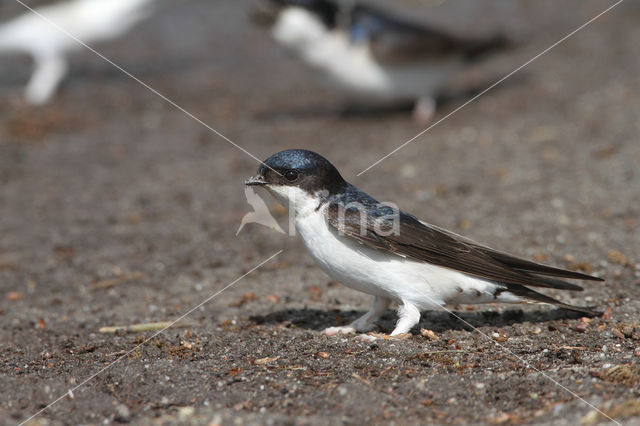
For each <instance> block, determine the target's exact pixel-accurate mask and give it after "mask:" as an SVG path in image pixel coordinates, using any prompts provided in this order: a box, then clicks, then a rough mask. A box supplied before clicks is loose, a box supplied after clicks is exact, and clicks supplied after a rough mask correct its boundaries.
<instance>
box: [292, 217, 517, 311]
mask: <svg viewBox="0 0 640 426" xmlns="http://www.w3.org/2000/svg"><path fill="white" fill-rule="evenodd" d="M296 230H297V232H298V233H299V235H300V237H301V238H302V240H303V242H304V244H305V246H306V247H307V249H308V250H309V253H310V254H311V256H312V257H313V259H314V260H315V261H316V263H317V264H318V265H319V266H320V267H321V268H322V269H323V270H324V271H325V272H326V273H327V274H328V275H329V276H331V277H332V278H333V279H335V280H336V281H339V282H341V283H343V284H345V285H346V286H348V287H351V288H353V289H355V290H359V291H362V292H364V293H368V294H371V295H376V296H383V297H387V298H390V299H392V300H394V301H396V302H411V303H412V304H414V305H416V306H417V307H418V308H419V309H421V310H427V309H435V308H437V307H439V306H441V305H443V304H447V303H487V302H495V301H500V302H516V301H518V299H517V298H516V297H515V296H513V295H510V294H509V293H507V292H503V293H501V295H500V297H499V298H498V299H495V297H494V296H493V290H494V289H495V288H496V285H495V284H493V283H491V282H488V281H485V280H482V279H477V278H473V277H470V276H468V275H465V274H462V273H460V272H456V271H454V270H451V269H447V268H443V267H439V266H435V265H431V264H428V263H422V262H416V261H412V260H407V259H404V258H402V257H400V256H393V255H391V254H389V253H386V252H383V251H379V250H374V249H369V248H367V247H365V246H363V245H361V244H359V243H358V242H356V241H355V240H353V239H351V238H349V237H345V236H341V235H338V232H337V230H335V229H334V228H333V227H331V226H329V225H328V224H327V222H326V221H325V218H324V215H323V213H322V211H318V212H314V213H311V214H308V215H306V216H304V217H302V218H297V219H296Z"/></svg>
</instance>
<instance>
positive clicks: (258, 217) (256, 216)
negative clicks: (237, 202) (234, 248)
mask: <svg viewBox="0 0 640 426" xmlns="http://www.w3.org/2000/svg"><path fill="white" fill-rule="evenodd" d="M244 195H245V196H246V197H247V203H249V205H250V206H251V207H253V211H252V212H249V213H247V214H245V215H244V216H243V217H242V221H241V222H240V227H239V228H238V230H237V231H236V236H238V234H239V233H240V231H242V228H244V225H246V224H247V223H259V224H260V225H263V226H266V227H267V228H271V229H273V230H275V231H277V232H279V233H281V234H284V231H283V230H282V228H281V227H280V225H279V224H278V222H277V221H276V220H275V219H274V218H273V216H272V215H271V213H269V208H268V207H267V205H266V204H265V202H264V200H263V199H262V198H260V196H259V195H258V194H256V192H255V191H254V190H253V189H252V188H251V187H250V186H247V187H245V189H244Z"/></svg>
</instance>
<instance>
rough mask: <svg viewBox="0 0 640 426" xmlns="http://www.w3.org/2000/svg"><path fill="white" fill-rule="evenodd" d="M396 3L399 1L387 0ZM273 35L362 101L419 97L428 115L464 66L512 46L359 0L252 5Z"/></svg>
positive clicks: (421, 113) (277, 0)
mask: <svg viewBox="0 0 640 426" xmlns="http://www.w3.org/2000/svg"><path fill="white" fill-rule="evenodd" d="M388 3H393V2H388ZM252 13H253V18H254V20H255V22H256V23H258V24H262V25H271V33H272V36H273V37H274V39H275V40H276V41H277V42H278V43H279V44H281V45H283V46H285V47H287V48H288V49H290V50H291V51H292V52H294V53H295V54H296V55H297V56H298V57H300V58H301V59H302V60H303V61H304V62H305V63H306V64H308V65H310V66H311V67H313V68H316V69H318V70H320V71H321V72H323V73H324V74H325V75H326V76H328V77H330V78H331V80H332V81H333V82H334V83H337V84H338V86H339V87H340V88H341V89H343V91H345V92H346V93H348V94H350V95H351V98H352V99H353V100H355V101H358V102H359V103H362V104H363V105H372V104H375V103H379V102H383V103H387V102H391V103H394V102H406V101H409V102H412V103H414V105H415V108H414V118H415V119H417V120H418V121H420V122H424V123H426V122H429V121H430V120H431V118H432V116H433V114H434V113H435V108H436V99H437V98H438V97H440V96H442V94H443V92H444V91H445V89H446V88H447V85H448V84H450V83H451V82H452V81H454V80H455V78H457V77H459V76H460V75H461V74H462V72H463V71H464V70H466V69H468V68H469V67H470V66H472V65H473V64H475V63H476V62H478V61H479V60H480V59H482V58H484V57H485V56H488V55H490V54H492V53H496V52H499V51H500V50H504V49H506V48H509V47H510V45H511V44H512V43H511V42H510V40H508V39H507V38H506V37H505V36H503V35H501V34H496V35H493V36H490V37H474V38H471V37H463V36H459V35H456V34H452V33H449V32H445V31H442V30H440V29H437V28H432V27H429V26H426V25H423V24H421V23H416V22H411V21H408V20H405V19H401V18H398V17H396V16H394V15H393V14H390V13H388V12H386V11H385V10H382V9H378V8H377V7H375V6H373V5H369V4H368V3H366V2H360V1H355V0H351V1H338V0H269V1H267V2H262V3H258V4H257V6H256V7H255V8H254V10H253V12H252Z"/></svg>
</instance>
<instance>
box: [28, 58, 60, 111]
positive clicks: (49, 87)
mask: <svg viewBox="0 0 640 426" xmlns="http://www.w3.org/2000/svg"><path fill="white" fill-rule="evenodd" d="M34 61H35V64H34V66H35V70H34V71H33V74H32V75H31V79H30V80H29V83H27V87H26V89H25V96H26V98H27V102H29V103H30V104H32V105H42V104H44V103H46V102H47V101H48V100H49V99H51V97H52V96H53V94H54V93H55V91H56V88H57V87H58V84H60V81H61V80H62V79H63V78H64V76H65V74H66V73H67V69H68V65H67V61H66V60H65V58H64V56H62V55H57V54H50V55H43V56H36V57H35V58H34Z"/></svg>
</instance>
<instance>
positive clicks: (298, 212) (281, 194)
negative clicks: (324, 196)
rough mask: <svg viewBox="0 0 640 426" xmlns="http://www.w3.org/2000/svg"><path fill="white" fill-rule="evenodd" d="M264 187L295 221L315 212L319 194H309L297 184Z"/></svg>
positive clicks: (318, 202)
mask: <svg viewBox="0 0 640 426" xmlns="http://www.w3.org/2000/svg"><path fill="white" fill-rule="evenodd" d="M265 188H266V189H267V191H269V193H270V194H271V195H273V197H274V198H275V199H276V200H277V201H278V202H279V203H280V204H282V206H283V207H284V208H286V209H287V211H289V213H290V214H292V215H293V217H294V219H295V220H296V221H297V220H299V219H303V218H305V217H307V216H309V215H310V214H313V213H315V212H316V210H317V208H318V205H319V204H320V201H319V200H320V194H313V195H312V194H309V193H308V192H307V191H305V190H304V189H301V188H298V187H297V186H287V185H268V186H266V187H265Z"/></svg>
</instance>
